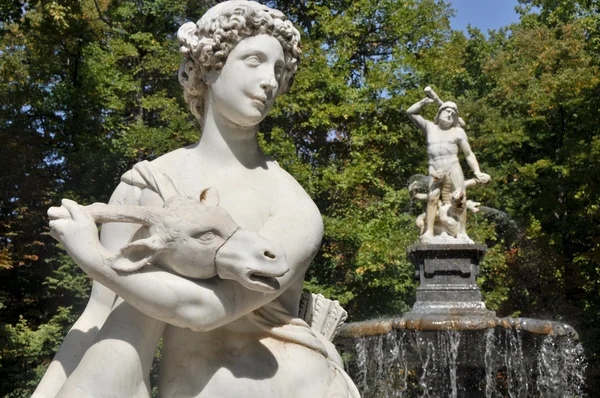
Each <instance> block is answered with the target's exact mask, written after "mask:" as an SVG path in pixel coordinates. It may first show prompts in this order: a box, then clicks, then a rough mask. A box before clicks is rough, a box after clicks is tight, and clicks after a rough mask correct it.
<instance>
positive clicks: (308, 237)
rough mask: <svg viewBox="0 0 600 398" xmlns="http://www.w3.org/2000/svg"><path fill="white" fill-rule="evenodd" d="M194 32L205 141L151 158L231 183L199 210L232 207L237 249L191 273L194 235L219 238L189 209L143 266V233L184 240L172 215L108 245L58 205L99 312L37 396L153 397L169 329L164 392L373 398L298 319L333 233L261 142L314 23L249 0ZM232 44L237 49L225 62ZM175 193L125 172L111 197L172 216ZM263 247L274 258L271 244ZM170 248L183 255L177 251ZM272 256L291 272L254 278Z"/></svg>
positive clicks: (71, 208) (229, 244) (191, 91)
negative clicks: (307, 25) (159, 353)
mask: <svg viewBox="0 0 600 398" xmlns="http://www.w3.org/2000/svg"><path fill="white" fill-rule="evenodd" d="M233 20H235V21H236V23H231V22H232V21H233ZM257 21H264V22H265V23H264V24H260V23H257ZM236 26H237V27H239V26H243V27H244V29H238V28H236ZM223 30H225V31H229V32H230V34H229V35H227V37H228V38H229V39H228V40H230V43H229V45H227V46H225V45H223V43H221V44H219V42H218V39H221V38H223V37H224V36H223V35H222V33H223ZM178 38H179V40H180V43H181V44H182V53H183V54H184V56H185V61H184V63H183V64H182V67H181V69H180V76H179V78H180V82H181V84H182V85H183V87H184V92H185V97H186V100H187V102H188V103H189V104H190V109H191V111H192V113H193V114H194V115H195V116H196V117H197V118H198V119H199V120H200V121H201V124H202V137H201V139H200V141H199V142H198V143H196V144H194V145H191V146H189V147H186V148H182V149H179V150H176V151H174V152H171V153H168V154H166V155H164V156H162V157H160V158H158V159H156V160H154V161H153V162H151V165H152V166H151V167H152V169H153V170H154V171H153V173H154V174H157V175H164V176H166V177H167V178H168V179H170V180H172V181H173V182H176V183H177V184H178V185H180V186H183V187H185V189H186V190H187V191H188V192H192V193H195V194H197V193H199V192H202V191H203V190H204V189H205V188H208V187H212V188H213V189H214V190H216V191H218V193H219V205H218V206H215V203H211V205H212V206H208V205H209V204H208V203H200V202H198V204H197V206H200V207H202V206H204V208H203V209H202V208H200V210H199V211H198V214H200V213H202V211H206V209H207V208H208V207H210V208H212V209H218V212H219V216H218V217H213V218H212V219H210V220H208V221H209V222H205V221H206V220H205V221H203V222H201V224H203V225H205V226H206V225H211V224H212V225H213V227H212V228H216V229H219V228H222V229H223V233H219V232H215V231H212V233H213V235H215V236H212V235H211V237H210V238H211V239H217V238H218V239H222V240H224V241H225V242H224V244H223V245H222V246H220V247H219V248H217V249H216V251H215V250H214V248H213V249H211V250H210V251H208V252H209V253H212V258H211V255H208V261H207V262H206V263H205V264H203V265H202V264H200V263H201V261H200V262H199V263H198V264H199V268H198V269H202V272H201V273H200V275H194V276H197V277H198V278H194V279H192V278H186V277H183V276H181V275H178V274H176V272H177V273H181V274H185V273H188V272H189V271H190V268H189V266H190V264H189V263H190V259H191V257H193V256H195V255H198V251H195V250H196V249H197V250H200V249H199V247H200V242H197V241H196V242H191V240H193V239H201V238H202V236H204V235H203V234H202V233H199V234H196V235H194V232H198V231H193V223H188V222H189V221H190V219H187V218H184V217H183V216H182V214H175V215H174V216H173V215H169V216H165V217H171V216H173V217H179V218H180V219H182V221H183V222H184V223H185V227H182V228H181V229H180V231H178V232H177V233H179V235H177V234H175V235H177V236H172V238H173V239H171V240H168V239H167V240H164V239H163V238H162V237H161V238H160V239H163V240H164V242H157V241H156V240H154V241H153V240H152V239H150V240H147V241H145V242H143V246H144V247H143V250H142V252H143V253H144V255H147V254H148V253H149V252H148V251H147V249H148V248H150V249H153V248H154V249H158V251H159V252H161V253H167V254H166V255H163V256H161V255H156V256H155V255H154V254H155V253H154V252H152V251H150V255H151V256H152V257H151V261H145V259H143V260H144V261H138V262H136V261H131V263H134V265H133V266H130V267H125V268H124V269H126V271H123V270H119V267H118V266H115V258H117V257H119V256H123V248H124V247H127V246H128V245H129V246H130V247H131V245H132V244H134V243H133V242H132V243H130V242H131V241H132V239H133V240H134V241H137V240H136V239H138V238H139V239H142V240H143V239H148V237H152V236H154V235H155V233H158V235H156V236H162V235H160V233H162V234H163V235H165V236H169V234H172V233H173V231H168V230H162V231H158V230H159V229H161V228H162V229H165V228H163V227H161V228H159V227H156V225H159V224H160V222H162V221H160V217H159V218H158V219H159V221H158V222H157V223H156V224H151V223H147V224H148V225H146V227H143V226H142V227H140V225H141V224H144V223H143V222H140V223H139V224H138V223H135V222H132V221H131V219H128V220H121V221H126V222H111V223H107V224H104V225H103V227H102V232H101V239H100V240H98V233H97V228H96V224H95V221H96V219H95V218H94V211H92V209H91V208H86V207H82V206H79V205H77V204H76V203H74V202H64V203H63V206H64V208H62V209H60V208H59V209H54V210H52V211H51V216H53V218H54V220H53V221H52V222H51V227H52V235H53V236H54V237H55V238H57V239H58V240H59V241H60V242H61V243H62V244H63V246H64V247H65V249H66V250H67V252H68V253H69V254H70V255H71V256H72V257H73V258H74V259H75V261H76V262H77V264H78V265H79V266H80V267H81V268H82V269H83V270H84V271H85V272H86V273H87V274H88V275H90V276H91V277H92V278H94V280H95V282H94V288H93V291H92V296H91V298H90V302H89V304H88V306H87V308H86V310H85V312H84V313H83V315H82V316H81V318H80V319H79V320H78V321H77V323H76V324H75V326H74V327H73V329H72V330H71V331H70V332H69V335H68V336H67V337H66V339H65V342H64V343H63V345H62V346H61V349H60V351H59V353H58V354H57V356H56V358H55V360H54V361H53V363H52V364H51V366H50V368H49V369H48V371H47V373H46V375H45V376H44V379H43V380H42V382H41V383H40V385H39V386H38V389H37V390H36V392H35V394H34V397H36V398H40V397H55V396H56V397H148V396H149V393H150V391H149V387H150V385H149V378H148V375H149V371H150V366H151V364H152V359H153V357H154V352H155V350H156V346H157V343H158V341H159V339H160V338H161V337H162V339H163V357H162V361H161V369H160V380H159V395H160V396H163V397H183V396H185V397H241V396H244V397H250V398H252V397H257V398H258V397H273V398H275V397H298V398H300V397H303V398H304V397H323V398H325V397H328V398H329V397H358V391H357V390H356V387H355V386H354V384H353V383H352V381H351V380H350V379H349V378H348V376H347V375H346V373H345V372H344V371H343V369H342V368H341V366H340V365H341V364H340V361H339V356H337V355H336V353H335V347H334V346H333V344H331V343H330V342H329V341H328V340H327V339H326V338H325V337H324V336H322V335H321V334H320V333H319V332H318V331H316V330H315V329H314V328H311V327H310V326H309V325H308V324H307V323H306V322H305V321H304V320H303V319H300V318H299V317H298V307H299V302H300V295H301V293H302V284H303V279H304V274H305V272H306V270H307V268H308V266H309V264H310V262H311V261H312V259H313V257H314V255H315V254H316V252H317V250H318V249H319V246H320V243H321V239H322V236H323V223H322V219H321V215H320V213H319V211H318V209H317V207H316V206H315V204H314V203H313V201H312V200H311V199H310V197H309V196H308V195H307V194H306V193H305V192H304V190H303V189H302V187H301V186H300V185H299V184H298V183H297V182H296V181H295V180H294V179H293V178H292V177H291V176H290V175H289V174H288V173H286V172H285V171H284V170H282V169H281V168H280V167H279V165H278V164H277V163H276V162H275V161H273V160H272V159H270V158H268V157H267V156H265V155H264V154H263V152H262V151H261V149H260V147H259V146H258V142H257V138H256V134H257V131H258V124H259V123H260V121H262V120H263V119H264V117H265V116H266V115H267V114H268V112H269V111H270V109H271V107H272V106H273V102H274V101H275V98H276V97H277V95H278V94H281V93H283V92H284V91H285V90H286V89H287V88H288V86H289V82H290V78H291V77H292V76H293V74H294V73H295V70H296V63H297V60H298V57H299V54H300V50H299V39H300V35H299V33H298V31H297V30H296V29H295V28H294V27H293V26H292V24H291V23H290V22H289V21H287V19H286V18H285V16H284V15H283V14H281V13H280V12H278V11H275V10H272V9H269V8H267V7H266V6H263V5H260V4H258V3H254V2H248V1H236V2H225V3H221V4H219V5H217V6H215V7H213V8H212V9H211V10H209V11H208V12H207V13H206V14H205V15H204V16H203V17H202V19H201V20H200V21H198V23H196V24H194V23H187V24H185V25H183V26H182V28H181V29H180V31H179V33H178ZM219 46H221V47H220V48H221V49H224V50H225V53H226V54H225V55H226V58H223V57H221V55H222V54H219V56H217V53H218V51H217V50H219ZM163 199H164V195H163V197H161V195H160V194H159V193H157V189H156V187H153V186H152V184H148V182H147V181H146V183H144V184H142V183H140V184H136V183H135V182H132V180H131V179H127V178H125V179H124V180H123V182H122V183H121V184H120V185H119V186H118V187H117V189H116V190H115V192H114V193H113V195H112V198H111V200H110V203H109V205H111V206H116V207H119V208H124V207H126V206H129V207H130V208H129V210H130V211H131V210H133V208H134V207H136V209H137V210H139V206H144V207H148V209H152V211H156V212H158V213H160V214H163V216H164V214H165V213H161V211H163V210H165V209H167V210H168V208H169V205H168V203H167V205H166V206H165V205H164V203H163V202H164V201H163ZM167 202H168V200H167ZM104 210H106V209H104ZM137 210H136V211H137ZM66 213H68V214H66ZM224 214H225V215H227V217H229V218H230V219H227V217H226V216H225V215H224ZM194 219H195V218H194ZM173 225H179V223H178V222H176V223H174V224H173ZM153 226H154V227H153ZM238 227H239V228H241V229H240V230H237V228H238ZM153 228H154V229H153ZM144 229H146V235H143V234H142V233H141V232H140V230H144ZM167 229H168V228H167ZM234 229H235V231H233V233H232V234H230V232H231V231H232V230H234ZM159 232H160V233H159ZM199 232H202V231H199ZM205 232H206V231H205ZM144 236H146V237H145V238H144ZM259 238H260V239H262V240H260V239H259ZM156 239H158V240H160V239H159V238H156ZM178 239H179V240H178ZM259 241H260V242H262V243H261V244H264V245H266V246H264V247H266V248H267V249H266V250H265V251H262V250H257V248H258V247H261V245H260V244H258V243H257V242H259ZM161 244H165V248H169V250H170V251H169V250H166V251H161V249H162V248H161V246H160V245H161ZM263 249H264V248H263ZM267 251H268V254H267V253H266V252H267ZM215 252H216V256H215V254H214V253H215ZM272 255H275V258H276V262H277V264H275V265H274V266H273V267H274V268H277V271H276V273H277V274H276V275H270V276H268V275H266V276H265V275H258V279H262V281H263V282H264V281H265V278H270V280H269V283H267V285H268V286H269V288H270V290H268V291H265V290H264V289H257V288H256V286H255V285H251V286H248V285H246V284H245V283H243V282H244V280H245V279H244V278H246V279H248V280H250V279H253V278H252V275H253V274H252V272H249V273H244V271H243V270H244V267H246V269H250V270H254V271H256V269H259V271H258V272H259V273H260V272H262V273H264V272H265V264H268V262H269V260H273V259H272V258H271V256H272ZM201 256H202V255H201ZM204 260H206V258H203V259H202V261H204ZM211 262H212V263H211ZM173 264H178V266H182V267H183V271H182V270H181V269H178V268H177V267H174V266H173ZM213 266H214V267H215V269H212V270H211V267H213ZM267 268H268V266H267ZM186 270H187V271H186ZM194 270H195V269H194V268H193V267H192V268H191V271H194ZM284 270H285V271H286V272H283V271H284ZM196 271H197V269H196ZM221 271H223V272H224V273H227V272H226V271H228V272H230V273H231V274H227V275H228V276H230V277H231V279H225V278H226V277H227V276H226V275H224V274H222V273H221ZM214 272H216V274H217V275H216V276H212V275H213V274H212V273H214ZM211 276H212V277H211ZM254 276H255V278H254V279H256V276H257V274H256V273H255V274H254ZM261 276H262V277H263V278H261ZM199 278H205V279H199ZM337 318H339V315H338V316H337ZM334 329H335V327H334Z"/></svg>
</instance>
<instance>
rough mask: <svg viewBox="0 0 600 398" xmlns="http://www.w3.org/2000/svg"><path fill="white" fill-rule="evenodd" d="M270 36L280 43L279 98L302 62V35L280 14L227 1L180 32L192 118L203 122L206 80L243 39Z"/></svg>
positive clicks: (251, 4) (182, 73)
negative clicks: (299, 62) (283, 66)
mask: <svg viewBox="0 0 600 398" xmlns="http://www.w3.org/2000/svg"><path fill="white" fill-rule="evenodd" d="M260 34H267V35H270V36H272V37H274V38H275V39H277V40H278V41H279V43H280V44H281V47H282V48H283V53H284V56H285V68H284V73H283V74H282V76H281V78H280V82H279V87H280V88H279V94H281V93H284V92H285V91H287V90H288V89H289V88H290V86H291V85H292V82H293V79H294V74H295V73H296V68H297V66H298V61H299V59H300V53H301V50H300V32H298V30H297V29H296V28H295V27H294V25H292V23H291V22H290V21H289V20H288V19H287V17H286V16H285V15H284V14H283V13H281V12H280V11H277V10H274V9H272V8H269V7H267V6H265V5H262V4H259V3H256V2H254V1H227V2H224V3H220V4H217V5H216V6H214V7H212V8H211V9H210V10H208V11H207V12H206V14H204V16H202V18H201V19H200V20H199V21H198V22H197V23H193V22H188V23H186V24H184V25H183V26H181V27H180V28H179V31H178V32H177V39H178V40H179V43H180V44H181V48H180V51H181V53H182V54H183V55H184V57H185V60H184V61H183V63H182V64H181V66H180V68H179V82H180V83H181V85H182V86H183V89H184V97H185V101H186V103H188V104H189V106H190V110H191V111H192V114H193V115H194V116H195V117H196V118H198V119H199V120H202V118H203V114H204V99H205V95H206V90H207V88H208V86H207V84H206V81H205V76H206V74H207V73H208V72H209V71H210V70H217V71H218V70H221V68H222V67H223V65H225V61H227V56H228V55H229V53H230V52H231V50H233V48H234V47H235V46H236V45H237V44H238V43H239V42H240V41H241V40H243V39H245V38H248V37H252V36H256V35H260Z"/></svg>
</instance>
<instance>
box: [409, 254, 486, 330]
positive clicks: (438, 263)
mask: <svg viewBox="0 0 600 398" xmlns="http://www.w3.org/2000/svg"><path fill="white" fill-rule="evenodd" d="M486 250H487V248H486V246H485V245H480V244H442V245H431V244H417V245H412V246H410V247H409V248H408V250H407V256H408V258H409V260H410V261H411V262H412V263H413V264H414V265H415V269H416V274H415V276H416V277H417V279H418V280H419V282H420V286H419V287H418V288H417V301H416V302H415V305H414V306H413V308H412V310H411V311H410V312H408V313H406V314H405V316H404V317H405V318H406V317H408V318H413V319H421V318H423V317H427V318H430V317H432V316H433V317H438V316H439V317H444V318H447V317H449V316H450V317H453V316H457V317H461V316H476V317H493V316H495V315H496V314H495V312H493V311H489V310H488V309H486V308H485V304H484V303H483V301H482V300H481V292H480V291H479V287H478V286H477V275H478V274H479V263H480V261H481V260H482V259H483V256H484V255H485V252H486Z"/></svg>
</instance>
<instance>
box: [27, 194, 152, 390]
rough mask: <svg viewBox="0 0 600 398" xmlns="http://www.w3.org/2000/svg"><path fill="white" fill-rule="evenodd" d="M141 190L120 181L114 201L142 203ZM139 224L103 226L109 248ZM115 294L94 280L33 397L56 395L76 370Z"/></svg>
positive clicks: (122, 242) (128, 236)
mask: <svg viewBox="0 0 600 398" xmlns="http://www.w3.org/2000/svg"><path fill="white" fill-rule="evenodd" d="M140 195H141V190H140V189H139V188H135V187H132V186H130V185H127V184H123V183H121V184H120V185H119V186H118V187H117V189H116V190H115V191H114V193H113V194H112V197H111V199H110V203H111V204H116V205H132V204H139V200H140ZM138 228H139V226H138V225H133V224H121V223H112V224H106V225H104V226H103V227H102V234H101V242H102V245H103V246H104V247H105V249H106V250H108V251H109V252H116V251H118V250H119V249H120V248H121V247H122V246H123V245H125V244H126V243H127V242H129V240H130V239H131V237H132V236H133V234H134V233H135V231H136V230H137V229H138ZM115 298H116V295H115V293H114V292H113V291H111V290H110V289H109V288H107V287H105V286H103V285H101V284H100V283H99V282H97V281H94V283H93V285H92V292H91V295H90V299H89V301H88V304H87V306H86V307H85V310H84V311H83V313H82V314H81V316H80V317H79V319H78V320H77V321H76V322H75V324H74V325H73V327H72V328H71V330H70V331H69V333H68V334H67V336H66V337H65V339H64V341H63V343H62V344H61V346H60V348H59V350H58V352H57V354H56V356H55V357H54V359H53V360H52V363H51V364H50V366H49V367H48V370H47V371H46V373H45V374H44V377H43V378H42V380H41V381H40V383H39V384H38V387H37V389H36V390H35V392H34V394H33V398H45V397H54V396H55V395H56V393H57V392H58V391H59V390H60V388H61V387H62V385H63V384H64V382H65V381H66V380H67V378H68V377H69V375H70V374H71V373H72V372H73V371H74V370H75V368H76V367H77V365H78V364H79V362H80V360H81V358H82V357H83V355H84V354H85V352H86V350H87V349H88V348H89V347H90V344H91V343H92V341H93V340H94V338H95V337H96V334H97V333H98V331H99V330H100V328H101V327H102V325H103V324H104V322H105V321H106V319H107V317H108V315H109V314H110V311H111V308H112V306H113V303H114V301H115Z"/></svg>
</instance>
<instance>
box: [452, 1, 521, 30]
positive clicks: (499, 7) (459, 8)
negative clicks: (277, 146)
mask: <svg viewBox="0 0 600 398" xmlns="http://www.w3.org/2000/svg"><path fill="white" fill-rule="evenodd" d="M448 2H449V3H451V4H452V8H454V10H455V11H456V16H455V17H454V18H453V19H452V20H451V21H450V23H451V26H452V29H455V30H464V31H465V32H466V29H467V25H468V24H471V25H472V26H474V27H476V28H479V29H481V31H482V32H484V33H487V31H488V30H489V29H498V28H501V27H503V26H506V25H508V24H510V23H513V22H517V21H518V20H519V17H518V15H517V13H516V12H515V6H516V5H517V4H518V2H517V0H448Z"/></svg>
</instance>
